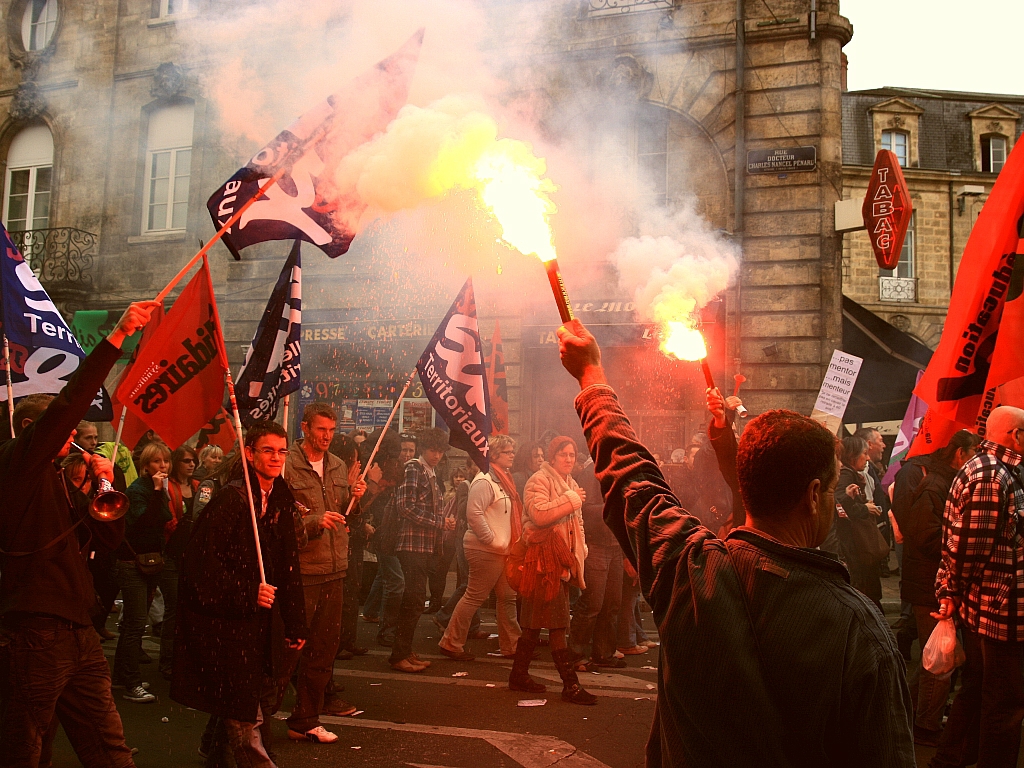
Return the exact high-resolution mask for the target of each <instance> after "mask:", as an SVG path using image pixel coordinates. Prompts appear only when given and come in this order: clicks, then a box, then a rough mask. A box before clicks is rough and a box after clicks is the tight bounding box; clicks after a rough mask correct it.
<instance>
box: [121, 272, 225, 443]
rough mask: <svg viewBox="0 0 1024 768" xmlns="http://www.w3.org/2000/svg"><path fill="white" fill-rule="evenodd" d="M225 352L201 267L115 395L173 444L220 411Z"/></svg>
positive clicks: (209, 285) (206, 276)
mask: <svg viewBox="0 0 1024 768" xmlns="http://www.w3.org/2000/svg"><path fill="white" fill-rule="evenodd" d="M227 369H228V367H227V353H226V351H225V349H224V338H223V336H222V335H221V330H220V319H219V317H218V315H217V305H216V303H215V299H214V295H213V281H212V280H211V278H210V267H209V264H208V263H207V261H206V259H205V258H204V259H203V264H202V267H201V268H200V269H199V271H198V272H197V273H196V275H195V277H193V278H192V279H191V280H190V281H189V283H188V285H186V286H185V290H183V291H182V292H181V294H180V295H179V296H178V299H177V300H176V301H175V302H174V306H172V307H171V309H170V311H169V312H168V313H167V314H166V315H165V316H164V318H163V320H162V321H161V323H160V326H159V327H158V328H157V330H156V332H155V333H154V334H153V336H152V337H151V338H149V339H147V340H146V342H145V343H144V344H143V345H142V346H141V347H140V348H139V354H138V356H137V358H136V360H135V362H134V363H133V364H132V367H131V368H130V369H129V370H128V371H126V372H125V375H123V376H122V377H121V381H120V383H119V384H118V387H117V399H118V400H119V401H120V402H122V403H124V404H125V405H126V406H127V408H128V410H129V411H130V412H131V413H133V414H134V415H136V416H138V417H139V418H140V419H141V420H142V421H144V422H145V423H146V424H147V425H148V426H149V428H150V429H152V430H153V431H154V432H156V433H157V434H158V435H160V437H161V438H162V439H163V441H164V442H165V443H167V445H169V446H170V447H171V448H177V447H178V446H179V445H181V444H182V443H184V442H185V441H186V440H188V439H189V438H190V437H191V436H192V435H194V434H195V433H196V432H197V431H198V430H199V429H200V428H201V427H202V426H203V425H204V424H206V423H207V422H208V421H209V420H210V418H211V417H212V416H214V415H215V414H216V413H217V412H218V411H220V408H221V403H222V402H223V399H224V376H225V374H226V373H227Z"/></svg>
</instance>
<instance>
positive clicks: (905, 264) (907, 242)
mask: <svg viewBox="0 0 1024 768" xmlns="http://www.w3.org/2000/svg"><path fill="white" fill-rule="evenodd" d="M916 229H917V212H914V214H913V215H912V216H911V217H910V226H908V227H907V236H906V237H905V238H904V240H903V250H902V251H900V261H899V263H898V264H897V265H896V269H880V270H878V274H879V275H880V276H882V277H908V278H909V277H913V276H914V231H915V230H916Z"/></svg>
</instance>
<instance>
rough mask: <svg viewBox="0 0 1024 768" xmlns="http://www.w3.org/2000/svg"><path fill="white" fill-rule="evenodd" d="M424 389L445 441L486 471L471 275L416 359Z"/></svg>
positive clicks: (486, 412) (486, 419) (485, 416)
mask: <svg viewBox="0 0 1024 768" xmlns="http://www.w3.org/2000/svg"><path fill="white" fill-rule="evenodd" d="M416 370H417V371H418V372H419V375H420V381H422V382H423V391H424V393H425V394H426V396H427V399H428V400H430V404H431V405H432V406H433V407H434V410H435V411H437V412H438V414H440V416H441V418H442V419H444V421H445V423H446V424H447V425H448V429H449V431H450V433H451V434H450V437H449V438H448V440H449V442H450V443H451V444H452V445H454V446H455V447H456V448H462V449H463V450H464V451H466V452H467V453H468V454H469V455H470V456H471V457H472V459H473V461H474V462H476V465H477V466H478V467H480V469H482V470H483V471H484V472H487V471H488V470H489V469H490V467H491V465H490V460H489V458H488V449H487V438H488V437H490V436H491V405H490V397H489V394H488V392H487V380H486V377H485V376H484V354H483V344H482V343H481V341H480V326H479V323H478V322H477V316H476V299H475V298H474V296H473V278H469V279H468V280H466V284H465V285H463V286H462V290H461V291H459V295H458V297H457V298H456V299H455V302H454V303H453V304H452V306H451V308H450V309H449V310H448V314H446V315H445V316H444V319H443V320H442V321H441V324H440V325H439V326H438V327H437V331H435V333H434V336H433V337H432V338H431V339H430V343H429V344H427V348H426V349H425V350H423V354H422V355H421V356H420V359H419V361H418V362H417V363H416Z"/></svg>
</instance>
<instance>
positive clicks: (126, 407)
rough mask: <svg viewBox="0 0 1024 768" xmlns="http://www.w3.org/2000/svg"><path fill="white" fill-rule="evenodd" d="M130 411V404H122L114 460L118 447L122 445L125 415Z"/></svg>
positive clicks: (115, 439) (115, 438)
mask: <svg viewBox="0 0 1024 768" xmlns="http://www.w3.org/2000/svg"><path fill="white" fill-rule="evenodd" d="M126 413H128V406H127V405H122V406H121V420H120V421H118V422H117V434H116V435H115V436H114V460H115V461H116V460H117V449H118V447H119V446H120V445H121V433H122V432H124V417H125V414H126Z"/></svg>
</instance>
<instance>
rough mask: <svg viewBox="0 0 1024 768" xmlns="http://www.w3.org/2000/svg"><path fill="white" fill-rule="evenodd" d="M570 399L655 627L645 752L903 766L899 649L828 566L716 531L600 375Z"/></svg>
mask: <svg viewBox="0 0 1024 768" xmlns="http://www.w3.org/2000/svg"><path fill="white" fill-rule="evenodd" d="M576 410H577V412H578V413H579V415H580V420H581V421H582V423H583V431H584V434H585V435H586V437H587V444H588V446H589V447H590V453H591V455H592V456H593V457H594V462H595V464H596V468H597V477H598V479H599V480H600V481H601V489H602V491H603V492H604V498H605V521H606V522H607V523H608V526H609V527H610V528H611V529H612V530H613V531H614V532H615V534H616V536H617V538H618V539H619V542H620V543H621V544H622V546H623V548H624V549H625V550H626V552H627V556H628V557H629V558H630V559H631V560H632V561H633V562H635V563H636V564H637V570H638V572H639V575H640V584H641V587H642V589H643V592H644V596H645V597H646V598H647V600H648V601H649V603H650V605H651V607H652V608H653V610H654V617H655V620H656V621H657V624H658V631H659V633H660V635H661V637H662V646H661V659H660V664H659V669H658V702H657V709H656V712H655V721H654V727H653V729H652V732H651V738H650V740H649V741H648V744H647V765H648V766H649V767H650V768H660V766H695V767H697V768H718V767H719V766H721V768H726V767H728V768H742V767H745V766H752V767H753V766H757V768H762V767H763V766H776V767H778V766H786V767H788V766H816V767H817V766H820V767H821V768H825V767H826V766H828V767H830V768H843V767H844V766H849V768H855V767H856V768H860V766H867V765H870V766H874V767H875V768H888V767H890V766H892V767H893V768H895V767H896V766H899V767H900V768H913V766H914V745H913V737H912V732H911V727H910V723H911V716H912V704H911V700H910V691H909V689H908V688H907V682H906V673H905V668H904V664H903V659H902V658H901V657H900V655H899V652H898V651H897V649H896V642H895V639H894V638H893V636H892V633H891V632H890V630H889V628H888V626H887V625H886V624H885V622H884V621H883V620H882V617H881V616H880V615H879V614H878V613H877V612H876V611H875V609H874V607H873V606H872V604H871V603H870V601H869V600H868V599H867V598H866V597H864V595H862V594H860V593H858V592H857V591H856V590H855V589H853V587H851V586H850V584H849V577H848V575H847V572H846V569H845V568H843V566H842V564H840V563H839V562H837V561H836V560H835V559H834V558H832V557H830V556H828V555H827V554H824V553H821V552H818V551H815V550H809V549H798V548H796V547H790V546H786V545H784V544H781V543H779V542H777V541H775V540H773V539H771V538H769V537H767V536H765V535H763V534H761V533H759V532H757V531H755V530H753V529H748V528H740V529H738V530H736V531H733V533H732V534H730V536H729V537H728V539H727V540H726V541H722V540H721V539H718V538H716V537H715V535H714V534H713V533H712V532H711V531H710V530H708V529H707V528H705V527H704V526H702V525H701V522H700V520H698V519H697V518H695V517H693V516H692V515H690V514H689V513H687V512H686V510H684V509H681V508H680V506H679V502H678V501H677V500H676V498H675V497H674V496H673V495H672V493H671V491H670V490H669V489H668V486H667V484H666V483H665V480H664V478H663V477H662V475H661V471H660V470H659V469H658V466H657V464H656V463H655V461H654V459H653V457H652V456H651V454H650V453H649V452H648V450H647V449H646V448H645V447H644V446H643V445H641V444H640V443H639V442H638V441H637V439H636V435H635V433H634V432H633V429H632V427H631V426H630V424H629V421H628V420H627V419H626V416H625V414H624V413H623V411H622V409H621V407H620V406H619V403H618V399H617V398H616V397H615V393H614V392H613V391H612V390H611V388H610V387H606V386H596V387H588V388H587V389H585V390H584V391H583V392H581V393H580V394H579V396H578V397H577V398H576Z"/></svg>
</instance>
